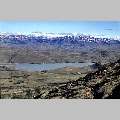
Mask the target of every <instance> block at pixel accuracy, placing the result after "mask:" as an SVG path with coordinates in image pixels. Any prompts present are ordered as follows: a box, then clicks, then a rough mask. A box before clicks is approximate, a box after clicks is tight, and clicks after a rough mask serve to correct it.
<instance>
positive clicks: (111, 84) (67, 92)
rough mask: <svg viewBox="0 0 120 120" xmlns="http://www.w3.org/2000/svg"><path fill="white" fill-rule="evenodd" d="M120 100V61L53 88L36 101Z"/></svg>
mask: <svg viewBox="0 0 120 120" xmlns="http://www.w3.org/2000/svg"><path fill="white" fill-rule="evenodd" d="M38 98H41V99H120V60H118V61H116V62H114V63H110V64H104V65H99V69H98V71H96V72H93V73H90V74H88V75H86V76H85V77H83V78H79V79H77V80H74V81H69V82H67V83H64V84H63V85H59V86H58V87H56V86H55V87H53V88H52V89H51V90H49V91H45V92H44V93H41V94H39V95H37V96H35V97H34V99H38Z"/></svg>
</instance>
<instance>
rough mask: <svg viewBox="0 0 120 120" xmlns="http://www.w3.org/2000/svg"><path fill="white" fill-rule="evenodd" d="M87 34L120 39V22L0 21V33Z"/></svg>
mask: <svg viewBox="0 0 120 120" xmlns="http://www.w3.org/2000/svg"><path fill="white" fill-rule="evenodd" d="M36 31H39V32H42V33H86V34H98V35H104V37H120V21H0V32H21V33H22V34H30V33H32V32H36Z"/></svg>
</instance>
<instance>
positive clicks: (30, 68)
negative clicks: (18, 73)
mask: <svg viewBox="0 0 120 120" xmlns="http://www.w3.org/2000/svg"><path fill="white" fill-rule="evenodd" d="M92 64H93V63H55V64H18V65H16V68H17V69H19V70H25V71H43V70H54V69H57V68H62V67H66V66H78V67H84V66H88V65H92Z"/></svg>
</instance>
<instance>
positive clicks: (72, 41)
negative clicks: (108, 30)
mask: <svg viewBox="0 0 120 120" xmlns="http://www.w3.org/2000/svg"><path fill="white" fill-rule="evenodd" d="M101 36H102V37H100V35H87V34H85V33H84V34H80V33H42V32H33V33H32V34H28V35H23V34H21V33H20V32H17V33H8V32H0V46H12V47H20V48H31V49H42V50H44V49H45V50H46V49H47V50H48V49H70V50H71V49H72V50H73V49H74V50H83V49H84V50H90V49H112V50H113V49H114V50H120V38H119V37H118V38H117V37H116V38H104V37H103V35H101Z"/></svg>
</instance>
